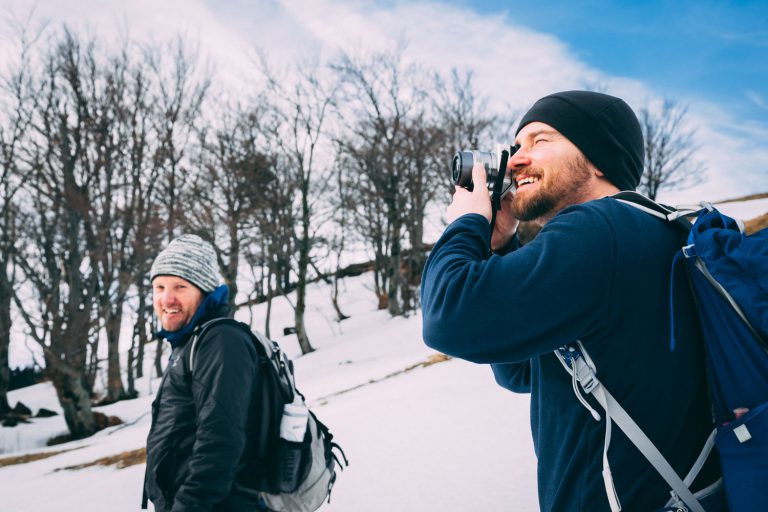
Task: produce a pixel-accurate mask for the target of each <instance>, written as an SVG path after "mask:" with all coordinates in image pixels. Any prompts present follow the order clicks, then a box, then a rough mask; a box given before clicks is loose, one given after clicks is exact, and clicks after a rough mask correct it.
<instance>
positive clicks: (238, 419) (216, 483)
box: [144, 309, 258, 512]
mask: <svg viewBox="0 0 768 512" xmlns="http://www.w3.org/2000/svg"><path fill="white" fill-rule="evenodd" d="M225 312H226V311H225V310H224V309H219V310H217V311H216V312H215V313H213V314H211V315H207V317H205V318H201V319H200V321H199V322H198V325H197V326H196V328H195V331H193V334H192V336H190V338H189V339H188V340H186V341H185V342H182V343H178V344H177V345H176V347H175V348H174V349H173V352H172V354H171V356H170V359H169V361H168V366H167V368H166V371H165V374H164V375H163V379H162V382H161V384H160V389H159V390H158V392H157V396H156V398H155V401H154V402H153V404H152V427H151V429H150V432H149V436H148V438H147V472H146V476H145V481H144V490H145V492H146V496H147V497H148V498H149V499H150V500H152V502H153V503H154V505H155V510H156V511H158V512H161V511H162V512H165V511H173V512H181V511H236V510H254V509H256V504H255V503H253V502H249V501H248V499H246V498H244V497H241V496H238V495H236V494H235V493H233V492H232V489H233V483H234V481H235V476H236V474H237V471H238V468H239V467H240V465H241V464H242V462H243V459H244V454H245V453H247V446H246V444H247V436H246V432H248V431H250V430H251V428H252V426H253V423H254V421H255V418H254V411H255V409H254V407H253V405H252V402H253V400H252V393H253V390H254V385H255V383H256V372H257V369H258V356H257V353H256V349H255V347H254V346H253V343H252V341H251V340H250V338H249V337H248V334H247V333H246V332H244V331H243V330H242V329H240V328H239V327H237V326H235V325H226V324H225V325H216V326H213V327H211V328H210V329H207V330H206V332H205V333H204V334H203V337H201V338H200V339H199V340H198V341H197V343H196V345H195V354H194V372H193V373H191V372H190V371H189V368H188V365H189V349H190V345H191V343H190V342H189V340H190V339H192V337H193V336H194V335H195V334H196V333H197V332H198V331H199V329H200V327H201V326H202V325H203V324H204V323H205V322H207V321H209V320H211V319H213V318H216V317H222V316H226V315H225Z"/></svg>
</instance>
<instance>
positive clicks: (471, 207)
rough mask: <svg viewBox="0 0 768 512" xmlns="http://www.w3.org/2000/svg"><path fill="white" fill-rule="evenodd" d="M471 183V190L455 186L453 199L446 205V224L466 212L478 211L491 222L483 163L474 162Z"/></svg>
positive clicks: (489, 201) (489, 200)
mask: <svg viewBox="0 0 768 512" xmlns="http://www.w3.org/2000/svg"><path fill="white" fill-rule="evenodd" d="M472 183H474V184H475V186H474V188H473V189H472V192H470V191H469V190H467V189H465V188H461V187H456V192H455V193H454V194H453V201H452V202H451V204H450V205H449V206H448V211H447V214H448V224H450V223H451V222H453V221H455V220H456V219H458V218H459V217H461V216H462V215H466V214H468V213H479V214H480V215H482V216H483V217H485V218H486V219H488V222H491V198H490V197H489V196H488V187H487V186H486V178H485V169H484V168H483V164H480V163H476V164H475V166H474V167H473V168H472Z"/></svg>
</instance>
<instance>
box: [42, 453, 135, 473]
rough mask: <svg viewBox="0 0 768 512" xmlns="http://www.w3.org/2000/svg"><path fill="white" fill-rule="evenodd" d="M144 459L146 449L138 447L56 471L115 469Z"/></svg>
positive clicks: (132, 464)
mask: <svg viewBox="0 0 768 512" xmlns="http://www.w3.org/2000/svg"><path fill="white" fill-rule="evenodd" d="M146 461H147V449H146V448H139V449H138V450H129V451H127V452H123V453H118V454H117V455H110V456H109V457H102V458H100V459H96V460H94V461H91V462H85V463H83V464H76V465H74V466H67V467H65V468H58V469H56V471H61V470H62V469H65V470H69V471H75V470H78V469H84V468H90V467H93V466H117V469H124V468H128V467H131V466H135V465H136V464H144V463H145V462H146Z"/></svg>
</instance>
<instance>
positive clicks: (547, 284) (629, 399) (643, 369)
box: [421, 91, 725, 512]
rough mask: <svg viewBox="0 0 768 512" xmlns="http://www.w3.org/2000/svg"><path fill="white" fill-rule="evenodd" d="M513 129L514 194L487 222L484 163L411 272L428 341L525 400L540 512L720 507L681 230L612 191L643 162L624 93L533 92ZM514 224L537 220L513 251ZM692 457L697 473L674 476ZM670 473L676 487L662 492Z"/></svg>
mask: <svg viewBox="0 0 768 512" xmlns="http://www.w3.org/2000/svg"><path fill="white" fill-rule="evenodd" d="M515 135H516V137H515V147H516V151H515V152H514V154H512V155H511V156H510V157H509V161H508V166H507V172H508V173H509V174H510V177H511V179H512V181H513V182H514V184H515V187H514V189H515V190H514V192H513V193H510V194H507V195H506V196H505V197H504V198H503V200H502V202H501V209H500V210H499V211H498V212H497V213H496V222H495V226H494V228H493V231H492V232H491V222H490V220H491V217H492V215H491V214H492V209H491V201H490V200H489V195H488V189H487V187H486V173H485V170H484V168H483V166H482V165H481V164H478V165H476V166H475V168H474V169H473V172H472V179H473V182H474V188H473V190H472V191H470V190H467V189H462V188H457V190H456V193H455V194H454V197H453V202H452V204H451V205H450V206H449V207H448V211H447V218H448V220H449V222H450V224H449V225H448V227H447V228H446V230H445V232H444V233H443V234H442V236H441V237H440V239H439V240H438V241H437V243H436V244H435V246H434V248H433V249H432V251H431V253H430V255H429V258H428V261H427V263H426V266H425V269H424V273H423V276H422V281H421V283H422V284H421V300H422V309H423V322H424V326H423V336H424V340H425V342H426V343H427V345H429V346H431V347H432V348H434V349H436V350H439V351H441V352H443V353H446V354H448V355H453V356H456V357H461V358H463V359H466V360H469V361H472V362H475V363H490V364H491V367H492V369H493V372H494V375H495V377H496V381H497V382H498V383H499V384H500V385H501V386H503V387H505V388H508V389H510V390H512V391H515V392H520V393H530V394H531V409H530V410H531V429H532V433H533V438H534V446H535V449H536V456H537V459H538V483H539V493H538V495H539V505H540V509H541V510H542V511H546V512H552V511H557V512H563V511H565V512H568V511H573V512H576V511H583V510H590V511H608V510H611V511H618V510H622V509H623V510H642V511H645V510H661V509H663V510H683V509H684V510H702V508H701V507H702V506H703V509H705V510H708V511H709V510H725V508H724V507H723V503H724V502H723V492H722V490H721V489H720V487H719V486H720V483H718V482H721V480H719V478H720V474H719V467H718V464H717V459H716V455H715V456H709V457H707V456H706V452H704V451H703V450H702V448H703V447H704V446H705V442H706V440H707V438H708V437H709V434H710V433H711V432H712V431H713V425H712V420H711V416H710V413H709V405H708V400H707V385H706V375H705V370H704V363H703V361H704V357H703V343H702V340H701V332H700V329H699V328H698V324H697V321H698V320H697V314H696V309H695V303H694V301H693V297H692V296H691V292H690V289H689V287H688V286H687V283H686V282H685V280H684V279H681V277H682V276H681V275H680V274H682V273H677V274H676V275H675V276H674V277H675V280H674V281H671V276H670V268H671V262H672V259H673V257H674V255H675V254H676V253H677V251H678V250H679V249H680V247H681V246H682V245H684V241H685V234H684V233H682V232H681V231H680V230H679V229H678V228H677V226H674V225H672V223H668V222H666V221H662V220H659V219H658V218H656V217H654V216H652V215H648V214H647V213H646V212H643V211H641V210H640V209H638V208H636V207H634V206H633V205H632V204H631V203H632V202H633V201H641V200H642V199H641V198H638V197H637V196H632V195H631V193H629V195H628V193H627V192H624V194H618V193H619V192H620V191H632V190H634V188H635V187H636V186H637V184H638V182H639V180H640V176H641V174H642V170H643V156H644V147H643V137H642V132H641V129H640V124H639V123H638V120H637V117H636V116H635V114H634V112H633V111H632V109H631V108H630V107H629V105H627V103H626V102H624V101H623V100H621V99H620V98H617V97H614V96H610V95H607V94H601V93H596V92H591V91H564V92H558V93H554V94H550V95H548V96H545V97H544V98H542V99H540V100H539V101H537V102H536V103H535V104H534V105H533V106H532V107H531V109H530V110H529V111H528V112H527V113H526V114H525V115H524V116H523V118H522V120H521V121H520V124H519V126H518V128H517V131H516V134H515ZM617 194H618V195H617ZM519 220H526V221H535V222H536V223H538V224H539V225H542V226H543V227H542V229H541V231H540V232H539V233H538V234H537V235H536V236H535V238H534V239H533V240H531V241H530V242H527V243H525V244H521V242H520V241H519V240H518V237H517V234H516V230H517V226H518V223H519V222H518V221H519ZM489 246H490V247H489ZM670 293H673V294H674V307H675V326H676V327H679V328H677V329H676V337H677V343H676V346H675V350H674V351H673V352H670V350H669V331H670V303H669V300H668V298H669V297H670ZM681 336H682V337H684V338H685V341H684V342H681V341H680V338H681ZM577 342H578V343H577ZM573 347H575V348H574V350H576V349H578V350H579V351H580V352H581V353H582V354H585V355H584V356H579V357H575V356H574V355H573V354H574V353H576V352H574V351H571V348H573ZM573 361H577V363H574V362H573ZM585 361H589V364H588V365H587V364H586V363H584V365H582V366H581V370H580V371H571V368H574V367H575V368H578V366H576V365H577V364H581V363H583V362H585ZM569 373H571V374H573V375H575V376H573V377H572V375H569ZM598 378H599V381H598V380H597V379H598ZM604 390H609V391H610V393H611V394H612V395H613V397H614V398H615V400H616V402H617V403H618V404H620V405H621V406H622V407H623V409H624V411H626V412H627V416H629V417H631V418H633V419H634V421H635V422H636V424H638V425H640V428H641V430H642V432H644V434H645V436H647V438H648V439H649V442H648V443H645V444H644V445H643V447H644V448H646V450H645V452H646V453H649V450H648V447H649V446H655V448H657V449H658V452H659V453H660V455H659V456H658V457H654V460H655V462H658V461H660V460H665V462H666V463H668V466H669V467H671V470H670V471H669V472H667V475H665V477H664V478H662V477H661V476H660V474H659V473H657V472H656V471H655V470H654V467H653V466H652V465H651V464H650V462H649V460H648V459H646V457H644V455H643V452H641V450H639V449H638V448H637V447H636V446H635V444H633V443H634V440H633V441H630V438H629V437H628V436H627V435H625V432H624V431H623V430H619V429H613V431H611V425H612V421H610V420H607V419H606V411H605V410H604V409H603V408H602V404H603V403H608V402H606V400H605V399H604V396H605V395H604V394H603V391H604ZM574 391H576V394H574ZM596 397H597V398H596ZM600 397H603V398H600ZM612 407H613V406H612ZM610 416H611V417H616V410H615V408H613V409H612V410H611V413H610ZM625 425H626V423H624V424H623V425H622V426H621V428H622V429H623V428H624V426H625ZM630 430H631V429H630ZM611 432H613V435H611ZM700 453H703V456H702V461H704V464H703V467H700V471H699V472H698V477H696V478H694V477H691V478H690V479H688V480H686V483H683V482H682V480H683V478H685V477H686V475H688V474H689V470H692V467H693V466H694V462H695V461H696V460H697V457H698V456H699V454H700ZM674 474H676V475H677V476H678V477H679V478H678V480H677V481H678V482H679V485H677V483H675V489H676V491H677V490H678V489H680V490H681V492H673V493H672V494H671V495H672V496H673V499H670V486H669V485H668V484H667V483H666V482H665V479H668V480H672V481H674V478H672V477H670V475H674ZM668 477H669V478H668ZM675 478H677V477H675ZM681 486H682V487H685V486H687V487H689V489H688V488H685V489H683V488H682V487H681ZM697 491H699V492H697ZM692 492H696V495H695V496H692V495H691V493H692ZM681 493H682V494H683V495H684V496H685V500H687V501H685V502H683V501H682V500H683V498H681V497H680V494H681ZM691 500H693V501H695V503H694V502H692V501H691ZM697 506H698V508H697ZM665 507H673V508H665ZM510 508H514V506H513V505H512V504H510Z"/></svg>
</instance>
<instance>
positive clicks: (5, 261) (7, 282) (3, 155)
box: [0, 23, 42, 414]
mask: <svg viewBox="0 0 768 512" xmlns="http://www.w3.org/2000/svg"><path fill="white" fill-rule="evenodd" d="M12 28H13V31H14V32H15V33H16V34H17V36H18V44H19V48H18V49H19V60H18V62H17V63H14V64H13V65H10V66H9V67H8V68H7V69H6V70H3V76H2V78H1V80H2V86H1V87H0V414H2V413H4V412H7V411H8V410H9V409H10V405H9V403H8V385H9V379H10V372H9V370H10V368H9V365H8V352H9V347H10V341H11V325H12V324H11V322H12V320H11V302H12V299H11V297H12V296H13V288H14V285H15V284H16V279H15V272H14V270H13V268H12V264H13V253H14V245H15V242H16V239H17V230H16V228H17V217H18V208H19V205H18V204H17V201H16V194H17V192H18V191H19V189H20V187H21V183H22V181H23V179H24V174H23V171H22V170H21V169H20V168H19V163H20V162H19V160H20V153H21V151H22V150H23V148H22V145H23V142H24V138H25V137H26V136H27V132H28V131H29V128H30V123H31V121H32V119H31V117H32V112H31V108H30V107H31V105H30V102H31V99H32V83H31V81H30V66H31V56H30V52H31V50H32V48H33V45H34V44H35V42H36V41H37V39H38V37H39V36H40V34H41V33H42V29H40V30H38V31H36V32H35V31H33V30H32V29H30V27H29V23H13V27H12Z"/></svg>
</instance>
